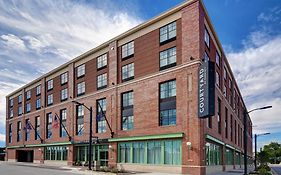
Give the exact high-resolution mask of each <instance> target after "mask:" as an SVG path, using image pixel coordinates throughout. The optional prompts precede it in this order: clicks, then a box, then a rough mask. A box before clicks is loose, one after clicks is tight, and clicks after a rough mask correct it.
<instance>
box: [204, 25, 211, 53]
mask: <svg viewBox="0 0 281 175" xmlns="http://www.w3.org/2000/svg"><path fill="white" fill-rule="evenodd" d="M204 41H205V44H206V45H207V47H208V48H210V35H209V32H208V30H207V29H206V28H205V33H204Z"/></svg>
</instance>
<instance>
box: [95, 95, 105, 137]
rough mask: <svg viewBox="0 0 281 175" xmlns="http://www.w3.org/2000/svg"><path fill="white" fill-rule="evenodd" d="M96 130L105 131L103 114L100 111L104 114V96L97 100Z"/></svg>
mask: <svg viewBox="0 0 281 175" xmlns="http://www.w3.org/2000/svg"><path fill="white" fill-rule="evenodd" d="M96 106H97V132H98V133H104V132H106V120H105V118H104V117H105V116H103V114H102V111H103V113H104V114H106V98H103V99H100V100H97V105H96Z"/></svg>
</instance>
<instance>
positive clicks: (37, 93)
mask: <svg viewBox="0 0 281 175" xmlns="http://www.w3.org/2000/svg"><path fill="white" fill-rule="evenodd" d="M40 94H41V86H40V85H39V86H37V87H36V96H38V95H40Z"/></svg>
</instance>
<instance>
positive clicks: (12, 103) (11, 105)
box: [10, 99, 14, 107]
mask: <svg viewBox="0 0 281 175" xmlns="http://www.w3.org/2000/svg"><path fill="white" fill-rule="evenodd" d="M13 106H14V100H13V99H11V100H10V107H13Z"/></svg>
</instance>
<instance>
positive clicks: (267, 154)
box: [259, 142, 281, 164]
mask: <svg viewBox="0 0 281 175" xmlns="http://www.w3.org/2000/svg"><path fill="white" fill-rule="evenodd" d="M262 152H263V153H262ZM261 153H262V154H261ZM261 153H260V154H259V159H260V161H261V162H262V160H263V161H267V162H269V163H272V164H276V163H277V164H279V163H280V158H279V157H281V144H279V143H277V142H271V143H270V144H268V145H265V146H264V147H263V151H261Z"/></svg>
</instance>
